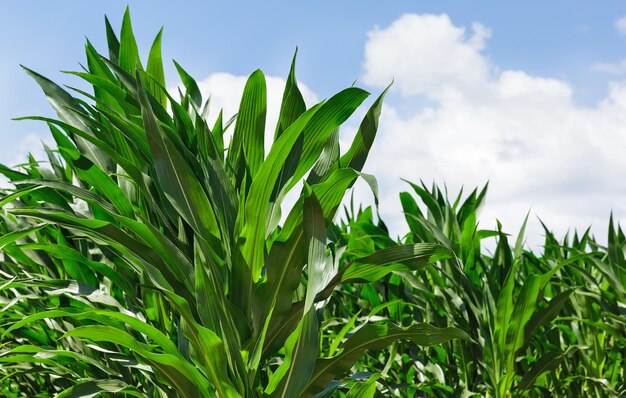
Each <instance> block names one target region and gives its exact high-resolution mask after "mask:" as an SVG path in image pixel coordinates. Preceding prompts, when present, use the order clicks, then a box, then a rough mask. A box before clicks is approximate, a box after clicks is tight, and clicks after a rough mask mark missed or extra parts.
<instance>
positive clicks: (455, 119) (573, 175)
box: [364, 15, 626, 245]
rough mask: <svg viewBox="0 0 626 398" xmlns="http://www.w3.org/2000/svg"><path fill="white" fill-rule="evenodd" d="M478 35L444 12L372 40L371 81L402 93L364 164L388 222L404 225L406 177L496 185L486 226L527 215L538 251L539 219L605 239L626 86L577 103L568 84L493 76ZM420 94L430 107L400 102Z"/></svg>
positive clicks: (620, 162)
mask: <svg viewBox="0 0 626 398" xmlns="http://www.w3.org/2000/svg"><path fill="white" fill-rule="evenodd" d="M625 24H626V22H625ZM477 26H480V27H477ZM472 31H473V34H472V35H471V36H470V37H469V38H468V37H467V35H465V33H464V32H465V30H464V29H463V28H461V27H457V26H454V25H453V24H452V22H451V21H450V19H449V18H448V17H447V16H445V15H439V16H433V15H404V16H402V17H401V18H399V19H398V20H397V21H395V22H393V23H392V24H391V25H390V26H389V27H388V28H383V29H381V28H375V29H374V30H373V31H372V32H371V33H370V34H369V40H368V42H367V44H366V46H365V61H364V69H365V75H366V82H367V83H369V84H371V85H373V86H376V87H383V86H384V85H386V84H387V82H388V81H390V80H391V79H392V78H395V90H396V92H397V93H399V94H400V97H398V96H396V97H395V98H393V97H392V98H390V100H389V101H388V104H389V105H387V106H385V108H384V109H383V113H382V118H381V124H380V129H379V131H380V132H379V137H378V140H377V143H375V144H374V147H373V149H372V154H371V156H370V159H369V161H368V166H367V168H368V170H369V171H370V172H372V173H373V174H375V175H376V176H377V177H378V179H379V182H380V184H381V190H382V191H383V194H382V196H383V199H382V201H381V203H382V209H381V210H382V214H383V218H384V219H385V220H386V221H387V222H388V223H389V224H390V226H391V227H392V228H393V229H394V230H395V231H398V232H401V231H404V230H406V227H404V225H405V222H404V220H403V216H402V214H401V208H400V204H399V200H398V196H397V195H398V192H400V191H402V190H409V187H408V186H407V184H405V183H403V182H402V181H401V180H400V178H401V177H402V178H406V179H409V180H412V181H419V179H423V180H425V181H426V182H431V181H436V182H437V183H438V184H440V185H443V184H444V183H445V184H446V185H447V186H448V188H449V191H450V192H451V193H452V194H454V193H455V192H456V191H457V190H458V189H460V187H461V186H463V185H464V186H465V187H466V189H468V188H473V187H475V186H479V185H483V184H484V183H485V182H487V181H488V180H489V181H490V188H489V189H490V193H489V195H488V202H487V206H486V208H485V210H484V213H483V217H482V220H483V224H482V225H483V227H489V228H492V227H493V226H494V219H495V218H496V217H498V218H499V219H500V220H501V221H502V222H503V224H504V226H505V229H506V230H507V231H508V232H513V233H514V232H516V230H517V228H519V226H520V225H521V222H522V220H523V218H524V216H525V215H526V212H527V211H528V210H530V209H531V208H532V213H531V222H532V225H531V227H530V230H529V232H528V236H529V242H530V243H531V244H532V245H536V244H538V243H540V242H541V235H542V231H541V229H540V226H539V224H538V223H537V222H534V220H535V217H534V216H535V215H537V216H539V217H541V218H542V219H544V220H545V221H546V224H547V225H548V226H549V227H551V228H554V229H555V230H556V231H557V232H559V233H564V232H565V231H566V229H567V228H569V227H576V228H578V229H583V228H585V227H587V226H588V225H589V224H591V223H593V224H594V229H593V230H594V231H595V232H596V233H597V235H598V237H599V238H603V237H604V236H606V232H605V227H606V224H607V221H608V215H609V212H610V211H611V209H613V210H614V211H615V213H616V215H617V216H622V217H623V216H624V215H625V214H626V179H624V178H623V174H624V170H626V157H625V156H624V155H623V152H624V148H626V134H624V131H626V82H614V83H612V84H611V86H610V93H609V95H608V96H607V98H605V99H604V100H603V101H601V102H600V103H598V104H597V105H596V106H592V107H581V106H579V105H577V104H575V103H574V101H573V100H572V92H573V88H572V87H571V86H570V85H569V84H568V83H567V82H564V81H562V80H558V79H553V78H546V77H541V76H532V75H530V74H528V73H526V72H523V71H513V70H498V68H497V67H496V66H494V65H492V63H491V61H490V60H489V58H488V56H487V55H486V54H485V53H484V49H485V44H486V43H485V40H486V39H487V38H488V37H489V34H488V32H489V30H488V29H487V28H484V27H482V25H478V24H474V27H473V29H472ZM418 95H423V96H425V97H426V98H427V99H429V100H430V103H431V104H432V105H431V106H428V107H422V108H416V109H414V110H413V111H412V112H407V111H406V106H399V105H401V103H402V102H404V101H407V102H409V101H412V99H414V98H416V97H417V96H418ZM400 109H402V112H401V111H400Z"/></svg>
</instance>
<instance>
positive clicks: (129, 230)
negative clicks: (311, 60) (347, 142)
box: [0, 10, 468, 398]
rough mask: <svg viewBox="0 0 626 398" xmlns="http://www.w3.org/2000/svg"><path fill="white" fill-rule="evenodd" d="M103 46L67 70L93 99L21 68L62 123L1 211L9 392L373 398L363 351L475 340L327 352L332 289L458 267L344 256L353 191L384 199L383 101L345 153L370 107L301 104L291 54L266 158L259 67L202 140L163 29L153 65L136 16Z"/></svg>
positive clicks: (414, 329)
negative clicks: (363, 371) (374, 155)
mask: <svg viewBox="0 0 626 398" xmlns="http://www.w3.org/2000/svg"><path fill="white" fill-rule="evenodd" d="M106 33H107V40H108V55H107V56H103V55H101V54H99V53H98V52H97V51H96V49H95V48H94V47H93V46H92V45H91V43H89V42H87V43H86V47H85V48H86V66H85V67H84V70H82V71H80V72H70V73H71V74H73V75H75V76H76V77H78V78H80V79H83V80H84V81H86V82H87V83H88V84H89V85H90V86H91V87H92V89H93V91H92V92H86V91H82V90H79V89H73V88H71V89H70V91H67V90H66V89H64V88H62V87H61V86H59V85H57V84H55V83H53V82H52V81H50V80H49V79H47V78H46V77H44V76H41V75H40V74H38V73H36V72H34V71H32V70H30V69H27V68H25V71H26V73H28V74H29V75H30V76H32V77H33V79H34V80H35V81H36V82H37V83H38V84H39V85H40V86H41V88H42V90H43V92H44V94H45V95H46V96H47V98H48V101H49V102H50V104H51V106H52V107H53V108H54V110H55V111H56V113H57V115H58V118H57V119H52V118H44V117H29V118H28V119H35V120H40V121H43V122H45V123H46V124H47V126H48V127H49V129H50V131H51V133H52V136H53V138H54V140H55V142H56V148H53V149H47V154H48V159H47V161H46V162H43V161H38V160H37V159H33V158H32V157H31V158H30V159H29V162H28V164H25V165H23V166H22V167H18V168H9V167H5V166H2V167H1V168H0V171H1V172H2V173H3V174H4V175H5V176H6V177H7V178H8V179H9V180H10V182H11V184H13V186H14V187H15V188H14V189H11V190H8V191H6V192H5V194H4V195H3V197H2V200H1V205H2V207H3V212H2V218H1V223H0V227H1V228H2V229H1V231H2V235H1V236H0V248H2V254H1V260H2V272H1V274H0V278H1V280H0V297H1V300H2V301H1V302H0V303H1V304H2V305H3V311H2V315H0V323H1V325H0V333H1V336H2V340H1V341H2V343H1V344H2V345H1V348H0V392H1V394H2V395H3V396H7V397H12V396H37V395H38V394H43V396H47V395H48V394H58V396H59V397H61V396H93V395H96V394H105V395H106V394H126V395H135V396H153V397H166V396H168V397H169V396H181V397H194V398H195V397H213V396H217V397H255V396H273V397H301V396H302V397H307V396H311V397H312V396H319V397H321V396H330V395H331V394H333V393H334V392H336V391H339V390H342V391H345V392H347V394H348V396H374V394H375V393H377V390H376V386H377V384H376V383H377V380H378V379H379V377H380V375H374V376H372V377H370V378H369V379H367V380H366V381H362V382H359V381H358V378H356V379H355V378H354V377H352V378H351V375H352V369H353V367H354V365H355V364H356V363H358V362H359V361H360V360H361V358H362V357H363V356H364V354H365V353H367V352H369V351H370V350H374V351H376V350H381V349H384V348H386V347H387V346H389V345H392V344H394V343H395V342H397V341H411V342H412V343H414V344H419V345H424V346H430V345H434V344H440V343H443V342H446V341H448V340H450V339H467V338H468V336H467V334H466V333H465V332H464V331H462V330H461V329H457V328H455V327H452V326H446V327H435V326H431V325H429V324H427V323H423V322H418V320H417V319H414V320H408V319H404V320H402V322H399V323H394V322H392V321H390V320H383V321H380V320H378V321H377V320H376V319H374V318H373V319H370V320H365V321H360V322H354V321H352V322H347V323H346V324H345V325H344V326H343V329H342V330H343V332H341V333H336V334H334V335H332V336H331V337H332V338H331V339H330V340H329V339H328V334H327V333H326V331H327V323H326V322H325V318H324V317H325V316H326V315H327V314H328V311H325V307H326V306H327V305H328V303H329V302H332V298H333V296H334V294H335V289H336V288H337V287H341V286H344V287H345V286H351V285H354V286H356V285H358V284H362V283H367V282H371V281H374V280H376V279H378V278H381V277H384V276H385V275H386V274H389V273H390V272H392V271H393V272H396V271H399V270H402V271H404V272H411V271H415V270H419V269H423V268H425V267H427V266H429V265H432V264H434V263H436V262H438V261H441V260H444V259H446V258H453V257H454V253H453V251H451V250H449V249H448V248H446V247H444V246H442V245H438V244H433V243H415V244H404V245H403V244H393V245H388V246H386V247H384V248H381V249H380V250H376V251H373V252H368V253H367V254H366V255H363V256H359V257H354V256H352V257H350V256H346V255H344V254H345V252H346V246H345V242H342V240H341V239H340V238H339V237H338V236H337V234H336V233H335V228H334V226H333V219H334V217H335V214H336V212H337V209H338V208H339V206H340V204H341V202H342V200H343V198H344V196H345V194H346V192H347V191H348V190H349V189H350V187H351V186H352V185H353V184H354V182H355V180H356V179H357V178H360V177H363V178H365V179H366V180H367V181H368V182H369V183H370V184H371V186H372V187H373V188H374V189H375V180H374V179H373V177H371V176H367V175H364V174H363V173H362V172H361V169H362V167H363V165H364V162H365V160H366V158H367V154H368V152H369V150H370V147H371V145H372V142H373V139H374V137H375V135H376V131H377V128H378V117H379V114H380V111H381V107H382V100H383V96H384V93H383V94H382V95H381V96H380V97H379V98H378V99H376V100H375V101H374V103H373V104H372V106H371V107H370V109H369V110H368V111H367V113H366V115H365V118H364V119H363V121H362V123H361V124H360V127H359V130H358V132H357V134H356V137H355V138H354V141H353V142H352V145H351V147H350V148H349V149H348V150H347V152H345V153H344V154H341V153H339V146H338V134H337V131H338V129H339V127H340V126H341V125H342V124H343V123H344V122H345V121H346V120H347V119H348V117H350V115H352V114H353V113H354V111H355V110H356V109H357V108H358V107H359V106H360V105H361V104H362V103H363V102H364V101H365V99H366V98H367V97H368V93H367V92H365V91H364V90H362V89H359V88H356V87H350V88H347V89H345V90H343V91H341V92H339V93H337V94H336V95H334V96H332V97H330V98H329V99H327V100H325V101H322V102H320V103H319V104H316V105H314V106H312V107H310V108H307V107H306V104H305V102H304V100H303V97H302V94H301V92H300V90H299V89H298V85H297V81H296V77H295V71H294V64H295V58H294V63H292V65H291V69H290V72H289V75H288V77H287V80H286V84H285V91H284V95H283V100H282V104H281V108H280V116H279V120H278V123H277V126H275V130H274V137H273V142H272V145H271V146H270V147H269V148H265V144H264V142H265V139H264V138H265V137H264V134H265V130H266V121H265V118H266V107H267V101H266V85H265V78H264V75H263V73H262V72H261V71H260V70H258V71H256V72H254V73H252V74H251V75H250V77H249V79H248V81H247V83H246V85H245V89H244V92H243V96H242V99H241V104H240V107H239V112H238V114H237V116H236V119H235V120H234V121H233V120H230V121H225V119H224V118H223V115H222V114H221V113H220V114H219V116H218V117H217V121H216V122H215V123H214V124H213V125H212V126H209V125H208V123H207V118H208V109H209V106H208V101H205V100H204V99H203V98H202V94H201V92H200V90H199V88H198V85H197V83H196V82H195V80H194V79H193V78H192V77H191V76H190V75H189V74H188V73H187V72H186V71H185V70H184V69H183V68H182V67H181V66H180V65H179V64H176V68H177V70H178V72H179V75H180V79H181V81H182V86H183V87H182V88H181V89H180V90H179V91H180V98H179V99H175V98H174V97H173V96H172V95H171V94H170V92H168V90H167V89H166V87H167V86H166V83H165V80H164V72H163V64H162V57H161V32H159V34H158V35H157V37H156V39H155V41H154V43H153V45H152V48H151V50H150V53H149V56H148V60H147V63H146V64H145V65H146V66H145V68H144V66H143V65H144V64H143V63H142V62H141V60H140V57H139V54H138V46H137V43H136V40H135V38H134V35H133V31H132V26H131V21H130V16H129V13H128V10H127V12H126V14H125V16H124V20H123V24H122V28H121V33H120V34H119V36H118V35H117V34H116V33H115V32H114V30H113V29H112V27H111V25H110V24H109V22H108V20H107V21H106ZM230 127H232V129H231V128H230ZM230 130H233V131H232V135H230V133H228V132H229V131H230ZM229 137H230V138H229ZM299 182H303V185H302V188H301V192H300V194H299V197H298V199H297V201H296V203H295V204H294V205H293V206H292V207H291V208H290V209H284V208H283V207H284V203H283V199H284V198H285V196H286V195H287V193H289V192H290V191H292V190H294V189H300V186H301V185H299V184H298V183H299ZM284 210H288V211H286V217H282V216H281V214H282V211H284ZM282 219H284V221H281V220H282ZM348 389H349V391H348ZM338 393H340V394H343V393H344V392H338ZM364 394H365V395H364Z"/></svg>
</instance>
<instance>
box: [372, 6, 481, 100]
mask: <svg viewBox="0 0 626 398" xmlns="http://www.w3.org/2000/svg"><path fill="white" fill-rule="evenodd" d="M490 34H491V33H490V31H489V29H487V28H485V27H484V26H482V25H480V24H477V23H475V24H473V25H472V34H471V35H469V36H468V35H466V32H465V29H464V28H459V27H456V26H454V25H453V24H452V22H451V21H450V18H449V17H448V16H447V15H445V14H443V15H414V14H409V15H404V16H402V17H400V18H399V19H398V20H396V21H395V22H393V23H392V24H391V26H389V27H388V28H386V29H380V28H378V27H377V28H375V29H374V30H373V31H372V32H370V33H369V35H368V41H367V44H366V46H365V76H364V82H365V83H367V84H370V85H374V86H381V85H387V84H389V82H391V80H393V79H395V80H396V82H397V87H398V89H399V90H400V92H402V93H403V94H405V95H415V94H426V95H428V96H429V97H434V98H438V97H440V96H441V94H442V92H446V88H447V89H459V88H461V89H464V90H466V91H473V89H475V88H476V87H475V86H476V83H480V82H483V81H484V80H485V78H486V76H487V74H488V72H489V61H488V59H486V58H485V57H484V56H482V55H481V50H483V48H484V46H485V42H486V40H487V39H488V38H489V36H490Z"/></svg>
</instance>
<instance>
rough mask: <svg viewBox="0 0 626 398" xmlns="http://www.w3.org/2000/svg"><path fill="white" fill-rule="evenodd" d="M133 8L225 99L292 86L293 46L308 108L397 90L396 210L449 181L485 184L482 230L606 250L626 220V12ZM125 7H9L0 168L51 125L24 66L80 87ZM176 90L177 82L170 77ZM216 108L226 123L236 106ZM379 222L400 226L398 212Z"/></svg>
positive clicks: (4, 20) (167, 52)
mask: <svg viewBox="0 0 626 398" xmlns="http://www.w3.org/2000/svg"><path fill="white" fill-rule="evenodd" d="M129 4H130V7H131V13H132V16H133V23H134V29H135V34H136V36H137V37H138V40H139V44H140V50H142V52H143V54H146V53H147V50H148V48H149V46H150V44H151V41H152V39H153V37H154V35H155V34H156V32H157V31H158V29H159V28H160V27H161V26H163V25H164V26H165V32H164V41H163V48H164V56H165V58H166V59H172V58H174V59H176V60H177V61H178V62H180V63H181V64H182V65H183V66H184V67H185V68H186V69H187V70H188V71H189V72H190V73H191V74H192V75H194V76H195V77H196V78H197V79H198V80H203V79H206V84H205V87H206V89H207V90H208V91H212V90H213V91H215V90H217V91H219V90H226V87H228V84H231V83H232V84H235V83H233V82H235V81H239V80H237V79H236V78H243V76H246V75H248V74H249V73H251V72H252V71H253V70H255V69H256V68H261V69H263V70H264V72H265V73H266V74H267V75H268V76H275V77H284V76H285V75H286V72H287V70H288V66H289V62H290V60H291V57H292V55H293V51H294V49H295V47H296V46H298V47H299V55H298V78H299V80H300V81H301V82H302V83H303V84H304V85H306V87H308V89H309V91H310V98H312V99H314V98H325V97H327V96H329V95H331V94H332V93H334V92H336V91H338V90H340V89H341V88H344V87H346V86H349V85H350V84H351V83H352V82H353V81H354V80H355V79H356V80H357V81H358V84H359V85H362V86H364V87H365V88H366V89H368V90H371V91H372V92H373V93H376V92H380V90H381V89H382V88H383V86H384V85H385V84H386V83H387V82H388V81H390V80H391V78H395V79H396V84H395V86H394V91H393V92H392V93H391V95H390V96H389V99H388V107H387V108H386V109H385V111H384V116H383V121H382V122H381V129H386V130H385V131H384V132H381V140H384V141H385V142H384V143H382V144H381V145H380V148H379V150H378V151H375V152H374V153H373V158H372V159H371V163H372V164H371V165H370V171H371V172H373V173H375V174H377V176H378V177H379V179H381V180H382V183H381V189H382V190H383V192H382V194H383V197H387V198H388V199H385V200H387V201H389V202H398V200H397V191H398V190H403V189H406V187H405V186H404V185H402V183H401V182H398V181H399V177H406V178H409V179H411V180H419V179H420V178H422V179H424V180H425V181H427V182H430V181H433V180H434V181H436V182H438V183H443V181H445V182H446V183H447V184H448V186H449V187H450V189H451V191H453V192H454V191H455V190H456V189H458V188H459V187H460V186H461V185H466V186H468V187H471V186H473V185H479V184H483V183H484V182H485V181H487V180H490V181H491V186H490V190H491V192H492V196H493V199H492V200H490V202H488V207H487V208H486V210H485V218H484V219H485V224H486V226H488V227H490V226H492V225H491V223H492V219H493V218H494V217H496V216H497V217H499V218H500V219H503V221H504V222H505V225H510V226H511V227H510V228H509V230H510V231H514V230H515V228H517V226H518V225H519V223H520V222H521V218H523V216H524V215H525V214H526V211H528V210H529V209H533V212H534V213H533V215H538V216H540V217H542V219H544V220H546V222H547V223H548V224H549V225H552V226H553V228H554V229H556V230H557V231H559V232H564V231H565V230H566V229H567V226H572V227H574V226H575V227H577V228H583V227H584V226H586V225H589V224H591V223H593V225H594V228H595V229H594V230H597V233H598V235H604V234H605V231H604V229H605V226H606V225H605V224H606V219H607V217H608V214H609V212H610V210H611V209H613V210H614V211H615V213H616V215H617V217H618V218H622V219H623V218H624V217H626V202H625V200H626V186H625V185H624V183H622V182H621V181H620V176H623V175H624V173H623V171H626V170H625V168H626V163H624V162H623V161H622V160H621V159H619V158H620V149H621V152H622V153H623V151H624V149H626V148H625V147H624V146H622V145H623V144H626V138H622V137H624V136H626V120H623V118H622V117H621V114H622V113H626V108H625V109H624V111H625V112H621V110H622V105H624V104H626V101H624V102H623V103H622V99H626V94H623V93H622V89H623V87H622V82H623V81H625V79H626V67H624V65H626V64H620V61H621V60H622V59H626V35H624V32H620V30H619V29H618V27H617V26H616V22H617V21H618V20H619V19H620V18H621V17H623V16H625V15H626V3H624V2H623V1H602V2H586V1H550V2H545V1H542V2H540V1H526V2H497V3H496V2H487V1H476V2H471V3H470V2H459V1H441V0H439V1H411V2H410V1H370V0H360V1H355V0H346V1H327V0H321V1H314V2H286V1H280V2H279V1H264V2H220V3H216V2H201V1H178V2H166V1H149V2H147V1H130V2H129ZM125 5H126V3H124V2H117V1H89V2H79V1H56V2H38V3H37V4H36V5H33V4H32V3H30V4H28V2H4V3H3V4H2V6H1V7H2V8H1V12H0V51H1V53H2V55H3V56H2V57H1V58H0V93H1V95H0V162H3V163H9V164H12V163H15V162H16V161H17V159H20V157H21V156H23V154H24V153H25V152H27V151H28V150H35V149H36V147H38V146H39V144H38V140H39V139H40V137H45V136H46V131H45V129H44V127H43V126H42V125H39V124H37V123H31V122H13V121H10V118H11V117H16V116H23V115H32V114H50V111H49V108H48V105H47V103H46V100H45V98H44V97H43V95H42V94H41V92H40V91H39V89H38V88H37V86H36V85H35V84H34V82H32V81H30V79H29V78H28V77H27V76H26V75H25V74H24V73H23V72H22V71H21V69H20V68H19V65H18V64H24V65H26V66H28V67H30V68H32V69H35V70H37V71H39V72H40V73H42V74H44V75H47V76H49V77H51V78H53V79H54V80H56V81H60V82H64V83H74V84H75V81H74V80H73V79H71V78H69V77H68V76H65V75H63V74H61V73H59V72H58V70H76V69H77V68H78V62H82V61H83V59H84V56H83V44H84V38H85V37H88V38H89V39H90V40H91V41H92V42H93V43H94V44H95V46H96V48H99V49H102V50H104V48H105V46H104V24H103V16H104V15H105V14H106V15H108V16H109V18H110V20H111V22H112V23H113V25H114V26H117V27H119V23H120V21H121V17H122V14H123V11H124V8H125ZM476 23H477V24H479V25H475V24H476ZM473 24H474V25H473ZM403 46H404V47H403ZM368 51H369V52H368ZM394 60H395V61H394ZM435 60H439V61H437V62H435ZM394 62H395V64H394ZM456 64H460V65H456ZM220 72H223V73H226V74H228V76H226V75H224V74H221V75H220V74H219V73H220ZM166 75H167V77H168V80H169V83H170V84H172V85H175V84H176V83H177V79H176V76H175V71H174V70H173V68H172V65H171V63H168V64H166ZM225 76H226V77H225ZM240 80H241V79H240ZM235 86H236V84H235ZM624 87H626V85H625V86H624ZM227 91H228V90H227ZM230 91H236V90H235V89H233V90H230ZM623 92H624V93H626V89H624V90H623ZM222 97H223V98H222ZM222 97H220V96H218V99H219V98H222V102H221V104H222V105H223V106H225V107H227V108H228V103H229V102H233V101H236V97H237V95H236V93H235V95H231V94H224V95H223V96H222ZM231 97H232V98H231ZM219 104H220V101H218V104H217V105H219ZM547 109H548V111H546V110H547ZM385 115H386V116H385ZM622 122H624V124H623V126H622V125H621V123H622ZM620 129H621V131H623V132H624V133H623V134H621V133H620ZM349 133H350V127H349V128H348V129H347V134H348V135H349ZM474 135H475V136H474ZM468 137H473V140H470V141H472V142H470V141H468V140H469V138H468ZM394 142H396V144H395V145H396V146H394V144H393V143H394ZM397 145H400V146H397ZM455 145H458V147H457V146H455ZM407 149H410V151H409V150H407ZM435 152H439V153H443V154H442V155H437V156H435ZM561 152H562V153H561ZM394 155H397V156H398V157H401V156H405V157H407V159H403V158H402V159H399V161H398V163H399V164H401V165H402V166H403V167H404V170H406V171H405V172H404V174H403V175H398V173H397V172H392V171H389V167H388V166H389V165H388V164H387V163H385V161H384V159H385V157H387V158H389V157H390V156H392V157H393V156H394ZM470 157H472V158H474V160H467V162H466V161H465V159H466V158H470ZM417 158H420V159H421V160H420V159H417ZM477 159H478V160H477ZM481 159H482V160H481ZM559 159H562V160H559ZM395 169H397V167H396V168H395ZM529 170H530V171H529ZM620 170H621V171H620ZM620 173H621V174H620ZM621 179H622V180H623V178H621ZM383 215H385V217H387V218H388V219H390V220H392V221H391V223H392V224H393V223H394V222H396V223H398V225H399V224H401V220H400V218H401V214H400V213H399V208H398V206H397V205H391V206H389V207H388V208H386V209H384V211H383ZM393 220H396V221H393ZM507 222H508V224H507ZM535 232H536V234H540V231H539V230H538V229H535ZM531 240H532V239H531ZM534 242H537V240H536V239H535V240H534Z"/></svg>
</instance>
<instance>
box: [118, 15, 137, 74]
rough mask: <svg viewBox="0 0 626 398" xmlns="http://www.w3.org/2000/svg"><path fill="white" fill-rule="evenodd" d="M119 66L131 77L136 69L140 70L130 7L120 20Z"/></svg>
mask: <svg viewBox="0 0 626 398" xmlns="http://www.w3.org/2000/svg"><path fill="white" fill-rule="evenodd" d="M119 65H120V66H121V67H122V69H124V70H125V71H126V72H128V73H130V74H131V75H134V74H135V70H136V69H137V68H139V69H142V67H141V60H140V59H139V49H138V48H137V41H135V34H134V33H133V26H132V23H131V21H130V7H126V11H125V12H124V18H123V20H122V32H121V33H120V55H119Z"/></svg>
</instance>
